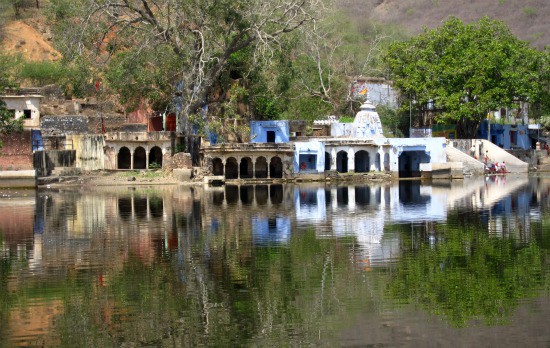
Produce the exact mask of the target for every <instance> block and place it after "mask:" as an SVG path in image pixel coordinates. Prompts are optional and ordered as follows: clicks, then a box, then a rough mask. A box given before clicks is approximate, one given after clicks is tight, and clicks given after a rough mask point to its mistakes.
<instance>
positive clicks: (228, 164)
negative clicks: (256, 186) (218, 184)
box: [212, 155, 283, 179]
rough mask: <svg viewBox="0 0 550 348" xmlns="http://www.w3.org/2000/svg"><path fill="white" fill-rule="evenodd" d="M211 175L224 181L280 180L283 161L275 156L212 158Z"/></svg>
mask: <svg viewBox="0 0 550 348" xmlns="http://www.w3.org/2000/svg"><path fill="white" fill-rule="evenodd" d="M212 174H213V175H220V176H222V175H223V176H224V177H225V178H226V179H280V178H282V177H283V161H282V159H281V157H279V156H276V155H275V156H268V155H258V156H248V155H243V156H228V157H214V158H213V159H212Z"/></svg>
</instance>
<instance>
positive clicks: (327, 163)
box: [325, 152, 330, 170]
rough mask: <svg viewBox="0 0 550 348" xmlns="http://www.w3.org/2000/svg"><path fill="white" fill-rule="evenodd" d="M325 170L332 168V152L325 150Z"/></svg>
mask: <svg viewBox="0 0 550 348" xmlns="http://www.w3.org/2000/svg"><path fill="white" fill-rule="evenodd" d="M325 170H330V153H328V152H325Z"/></svg>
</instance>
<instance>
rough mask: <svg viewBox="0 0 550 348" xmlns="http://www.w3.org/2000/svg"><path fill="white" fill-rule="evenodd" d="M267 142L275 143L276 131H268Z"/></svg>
mask: <svg viewBox="0 0 550 348" xmlns="http://www.w3.org/2000/svg"><path fill="white" fill-rule="evenodd" d="M267 142H268V143H274V142H275V131H267Z"/></svg>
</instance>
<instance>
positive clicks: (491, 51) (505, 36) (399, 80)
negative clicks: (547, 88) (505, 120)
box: [386, 17, 547, 137]
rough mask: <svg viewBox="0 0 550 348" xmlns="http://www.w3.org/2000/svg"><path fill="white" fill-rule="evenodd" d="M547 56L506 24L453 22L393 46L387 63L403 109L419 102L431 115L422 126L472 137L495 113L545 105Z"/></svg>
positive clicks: (485, 20)
mask: <svg viewBox="0 0 550 348" xmlns="http://www.w3.org/2000/svg"><path fill="white" fill-rule="evenodd" d="M543 57H544V54H543V52H540V51H538V50H536V49H534V48H532V47H530V46H529V44H528V43H527V42H525V41H522V40H519V39H518V38H516V37H515V36H514V35H513V34H512V33H511V32H510V30H509V28H508V27H507V26H506V25H505V24H504V23H503V22H501V21H495V20H490V19H489V18H487V17H484V18H481V19H480V20H479V21H478V22H476V23H472V24H464V23H463V22H462V21H461V20H459V19H457V18H454V17H451V18H449V19H448V20H446V21H445V22H444V23H443V25H442V26H441V27H439V28H436V29H432V30H427V29H425V31H424V32H423V33H422V34H420V35H418V36H416V37H413V38H411V39H409V40H407V41H402V42H396V43H394V44H392V45H391V46H390V49H389V51H388V53H387V56H386V60H387V64H388V67H389V69H390V72H391V75H392V79H393V80H394V81H395V87H396V88H397V89H398V90H399V91H400V93H401V95H402V96H404V97H405V100H406V104H404V105H406V107H407V108H408V107H409V101H412V100H415V101H416V102H417V103H416V105H417V107H418V109H419V111H421V112H424V113H425V114H426V113H428V112H432V117H430V118H428V120H427V121H426V123H428V124H423V125H427V126H430V125H431V123H448V124H457V125H458V130H459V135H461V136H465V137H473V135H474V134H475V131H476V129H477V127H478V125H479V123H480V122H481V121H482V120H483V119H484V118H485V117H486V115H487V113H488V112H490V111H496V110H499V109H500V108H505V107H508V108H517V106H518V102H521V101H528V102H529V103H534V104H536V103H542V102H546V101H545V100H543V99H544V98H545V97H544V94H543V87H542V86H543V84H542V83H541V80H542V79H543V78H544V74H545V72H544V59H543ZM546 74H547V73H546Z"/></svg>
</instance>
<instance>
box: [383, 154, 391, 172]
mask: <svg viewBox="0 0 550 348" xmlns="http://www.w3.org/2000/svg"><path fill="white" fill-rule="evenodd" d="M384 170H385V171H386V172H389V171H390V154H389V153H387V152H386V153H385V154H384Z"/></svg>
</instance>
